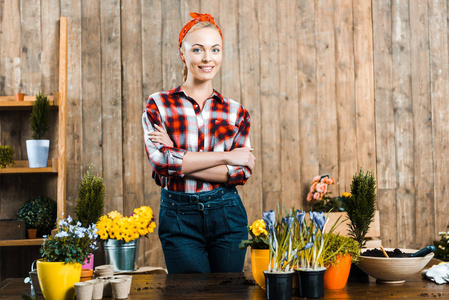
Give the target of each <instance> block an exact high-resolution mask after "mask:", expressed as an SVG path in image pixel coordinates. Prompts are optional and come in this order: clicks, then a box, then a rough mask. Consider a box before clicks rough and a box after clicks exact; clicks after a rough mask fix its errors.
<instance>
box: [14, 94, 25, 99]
mask: <svg viewBox="0 0 449 300" xmlns="http://www.w3.org/2000/svg"><path fill="white" fill-rule="evenodd" d="M23 99H25V94H24V93H16V100H17V101H23Z"/></svg>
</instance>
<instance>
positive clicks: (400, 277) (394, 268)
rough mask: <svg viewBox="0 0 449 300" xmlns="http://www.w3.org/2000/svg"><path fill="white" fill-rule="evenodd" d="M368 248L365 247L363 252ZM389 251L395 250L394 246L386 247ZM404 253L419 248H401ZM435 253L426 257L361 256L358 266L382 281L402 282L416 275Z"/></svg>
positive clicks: (378, 280) (412, 251) (413, 251)
mask: <svg viewBox="0 0 449 300" xmlns="http://www.w3.org/2000/svg"><path fill="white" fill-rule="evenodd" d="M366 250H368V249H363V250H362V253H363V252H364V251H366ZM385 250H387V251H393V250H394V248H385ZM400 250H401V251H402V252H404V253H415V252H416V251H418V250H413V249H400ZM433 255H434V254H433V253H429V254H427V255H426V256H424V257H397V258H386V257H369V256H360V259H361V260H360V262H359V264H358V266H359V267H360V269H362V270H363V271H364V272H365V273H366V274H368V275H369V276H372V277H374V278H376V280H377V282H381V283H402V282H405V279H406V278H408V277H410V276H412V275H415V274H417V273H419V272H421V270H422V269H423V268H424V267H425V266H426V265H427V263H428V262H429V261H430V260H431V259H432V257H433Z"/></svg>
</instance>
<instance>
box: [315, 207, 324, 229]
mask: <svg viewBox="0 0 449 300" xmlns="http://www.w3.org/2000/svg"><path fill="white" fill-rule="evenodd" d="M314 214H315V216H314V219H313V222H314V223H315V226H316V227H317V228H318V229H319V230H320V231H321V232H323V230H324V225H325V224H326V216H325V215H324V213H323V212H322V211H320V212H315V213H314Z"/></svg>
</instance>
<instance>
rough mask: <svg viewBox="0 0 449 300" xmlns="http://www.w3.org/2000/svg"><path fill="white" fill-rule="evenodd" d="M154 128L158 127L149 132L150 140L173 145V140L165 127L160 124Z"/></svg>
mask: <svg viewBox="0 0 449 300" xmlns="http://www.w3.org/2000/svg"><path fill="white" fill-rule="evenodd" d="M154 128H156V130H154V131H150V132H149V133H148V137H149V138H150V140H151V141H152V142H153V143H154V142H158V143H159V144H163V145H164V146H167V147H173V141H172V140H171V139H170V137H169V136H168V133H167V131H165V129H164V128H162V127H160V126H158V125H154Z"/></svg>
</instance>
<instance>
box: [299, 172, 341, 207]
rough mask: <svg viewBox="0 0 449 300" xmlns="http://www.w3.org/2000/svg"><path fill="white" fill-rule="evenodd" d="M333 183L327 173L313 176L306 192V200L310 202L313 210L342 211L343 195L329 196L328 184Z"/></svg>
mask: <svg viewBox="0 0 449 300" xmlns="http://www.w3.org/2000/svg"><path fill="white" fill-rule="evenodd" d="M333 184H335V180H334V179H333V178H332V177H330V176H329V175H320V176H315V178H314V179H313V181H312V185H311V186H310V189H309V193H308V194H307V202H309V203H311V204H312V210H313V211H322V212H330V211H337V212H340V211H344V210H345V209H344V198H343V197H333V198H332V197H329V194H331V193H332V192H331V191H330V187H329V186H330V185H333Z"/></svg>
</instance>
